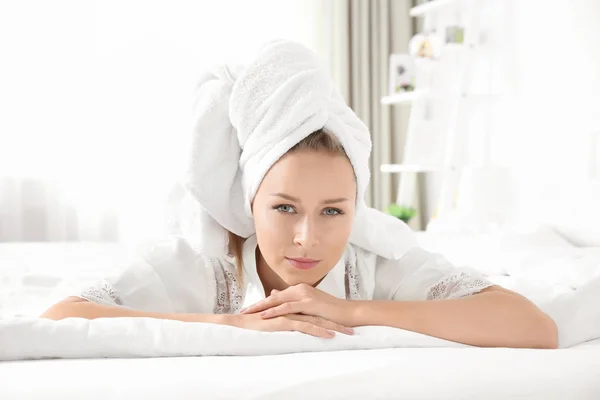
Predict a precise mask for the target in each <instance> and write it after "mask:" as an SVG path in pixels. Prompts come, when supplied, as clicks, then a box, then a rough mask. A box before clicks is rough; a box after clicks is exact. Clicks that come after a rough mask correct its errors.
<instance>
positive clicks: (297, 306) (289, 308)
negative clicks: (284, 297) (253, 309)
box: [260, 301, 307, 319]
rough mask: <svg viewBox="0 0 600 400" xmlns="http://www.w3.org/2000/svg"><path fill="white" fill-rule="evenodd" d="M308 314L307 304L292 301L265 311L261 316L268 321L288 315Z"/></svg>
mask: <svg viewBox="0 0 600 400" xmlns="http://www.w3.org/2000/svg"><path fill="white" fill-rule="evenodd" d="M306 312H307V310H306V303H304V302H301V301H292V302H287V303H283V304H280V305H278V306H276V307H272V308H268V309H266V310H265V311H263V312H261V313H260V316H261V317H263V318H265V319H268V318H275V317H281V316H283V315H288V314H301V313H306Z"/></svg>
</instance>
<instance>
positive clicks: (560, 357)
mask: <svg viewBox="0 0 600 400" xmlns="http://www.w3.org/2000/svg"><path fill="white" fill-rule="evenodd" d="M0 377H2V379H0V398H3V399H61V400H67V399H81V398H85V399H102V400H106V399H141V398H143V399H165V398H169V399H189V398H200V399H309V398H319V399H366V398H368V399H389V398H406V399H442V398H443V399H508V398H519V399H570V400H575V399H590V400H592V399H596V400H597V399H599V398H600V340H596V341H592V342H587V343H584V344H581V345H579V346H576V347H573V348H570V349H566V350H565V349H563V350H521V349H500V348H497V349H494V348H487V349H483V348H462V349H458V348H440V349H427V348H424V349H416V348H406V349H382V350H354V351H339V352H322V353H298V354H286V355H277V356H260V357H183V358H152V359H75V360H41V361H18V362H4V363H0Z"/></svg>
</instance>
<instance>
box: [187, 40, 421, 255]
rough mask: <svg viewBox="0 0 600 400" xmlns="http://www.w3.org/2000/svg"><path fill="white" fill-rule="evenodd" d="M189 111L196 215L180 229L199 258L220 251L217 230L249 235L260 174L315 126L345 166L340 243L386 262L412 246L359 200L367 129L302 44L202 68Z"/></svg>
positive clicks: (403, 232) (402, 228)
mask: <svg viewBox="0 0 600 400" xmlns="http://www.w3.org/2000/svg"><path fill="white" fill-rule="evenodd" d="M194 117H195V126H194V132H193V143H192V149H191V150H192V152H191V160H190V163H189V168H188V173H187V175H186V177H185V179H184V182H183V185H184V187H185V188H186V189H187V190H188V191H189V193H190V194H191V195H192V197H193V198H194V199H195V201H197V203H198V205H199V209H200V210H201V211H200V214H203V215H200V216H198V217H197V221H198V225H199V226H197V227H194V228H193V229H192V232H191V233H190V236H195V239H196V240H195V242H200V245H199V246H198V247H200V248H201V250H202V251H203V252H205V253H206V254H207V255H209V256H222V255H223V254H224V253H226V252H227V234H226V230H229V231H231V232H233V233H235V234H237V235H238V236H241V237H244V238H247V237H249V236H251V235H252V234H254V223H253V219H252V212H251V203H252V200H253V198H254V195H255V194H256V191H257V189H258V187H259V185H260V183H261V181H262V179H263V178H264V176H265V174H266V173H267V171H268V170H269V168H271V166H272V165H273V164H275V163H276V162H277V160H279V159H280V158H281V157H282V156H283V155H284V154H285V153H286V152H287V151H288V150H290V149H291V148H292V147H293V146H294V145H296V144H297V143H298V142H300V141H301V140H302V139H304V138H306V137H307V136H308V135H310V134H311V133H313V132H315V131H317V130H320V129H322V130H324V131H326V132H328V133H330V134H332V135H334V136H335V137H336V138H337V139H338V140H339V141H340V143H341V144H342V146H343V147H344V150H345V152H346V153H347V155H348V158H349V159H350V162H351V164H352V166H353V168H354V173H355V176H356V182H357V204H356V210H357V212H356V218H355V221H354V226H353V231H352V233H351V235H350V242H351V243H353V244H354V245H356V246H358V247H362V248H364V249H365V250H368V251H370V252H373V253H375V254H377V255H380V256H383V257H386V258H389V259H398V258H400V257H401V256H402V255H403V254H405V253H406V251H408V250H409V249H410V248H412V247H414V246H416V240H415V237H414V235H413V233H412V231H411V230H410V228H408V226H407V225H406V224H404V223H403V222H402V221H400V220H399V219H397V218H394V217H392V216H389V215H387V214H384V213H382V212H380V211H378V210H375V209H373V208H368V207H366V206H365V201H364V196H365V191H366V188H367V185H368V183H369V177H370V172H369V156H370V152H371V139H370V134H369V130H368V128H367V127H366V126H365V124H364V123H363V122H362V121H361V120H360V119H359V118H358V117H357V116H356V114H355V113H354V112H353V111H352V109H350V107H348V106H347V105H346V104H345V102H344V100H343V98H342V96H341V94H340V93H339V91H338V90H337V89H336V88H335V85H334V83H333V81H332V80H331V78H330V77H329V75H328V74H327V73H326V72H325V69H324V68H323V67H322V66H321V65H320V62H319V60H318V58H317V56H316V55H315V54H314V53H313V52H312V51H310V50H308V49H307V48H305V47H304V46H302V45H300V44H298V43H294V42H289V41H282V40H280V41H274V42H271V43H269V44H267V45H266V46H264V47H263V48H262V49H261V50H260V51H259V52H258V54H257V55H256V57H255V58H254V59H253V60H251V61H250V62H249V63H248V64H247V65H246V66H239V65H235V66H232V65H221V66H219V67H217V68H215V69H213V70H212V71H209V72H207V73H204V74H202V76H201V78H200V81H199V83H198V86H197V89H196V92H195V102H194Z"/></svg>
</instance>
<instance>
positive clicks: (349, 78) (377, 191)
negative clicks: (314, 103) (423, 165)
mask: <svg viewBox="0 0 600 400" xmlns="http://www.w3.org/2000/svg"><path fill="white" fill-rule="evenodd" d="M411 5H412V1H411V0H373V1H362V0H324V1H323V11H322V12H323V13H324V14H325V18H324V20H325V21H328V25H327V27H328V29H327V31H326V34H325V35H324V36H323V37H324V39H325V40H324V41H325V42H326V43H327V45H326V46H324V47H326V49H324V51H325V53H326V54H332V55H333V56H332V57H331V58H330V60H331V62H332V65H331V66H330V67H331V68H330V69H331V71H332V74H333V77H334V79H335V80H336V82H337V83H338V85H339V87H340V89H341V91H342V94H343V95H344V97H345V98H346V101H347V102H348V104H349V105H350V107H352V109H353V110H354V111H355V112H356V113H357V115H358V116H359V117H360V118H361V119H362V120H363V122H364V123H365V124H366V125H367V126H368V127H369V129H370V131H371V138H372V141H373V152H372V154H371V183H370V187H369V190H368V192H367V198H366V200H367V203H368V204H369V205H370V206H372V207H375V208H378V209H385V208H386V207H387V206H388V205H389V204H390V203H391V202H394V201H395V186H396V182H397V176H391V175H389V174H382V173H381V172H379V167H380V166H381V164H389V163H395V162H401V161H402V153H403V149H404V141H405V137H406V128H407V121H408V117H409V110H408V109H406V108H402V107H387V106H382V105H381V102H380V100H381V97H382V96H384V95H387V94H388V87H389V86H388V76H389V56H390V54H391V53H405V52H407V50H408V41H409V40H410V38H411V36H412V34H413V26H412V21H411V18H410V17H409V15H408V11H409V9H410V7H411Z"/></svg>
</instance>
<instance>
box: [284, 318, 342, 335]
mask: <svg viewBox="0 0 600 400" xmlns="http://www.w3.org/2000/svg"><path fill="white" fill-rule="evenodd" d="M288 324H289V326H290V330H292V331H296V332H302V333H307V334H309V335H312V336H316V337H320V338H324V339H331V338H333V337H335V332H333V331H330V330H329V329H326V328H323V327H321V326H318V325H314V324H311V323H310V322H305V321H301V320H293V319H288Z"/></svg>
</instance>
